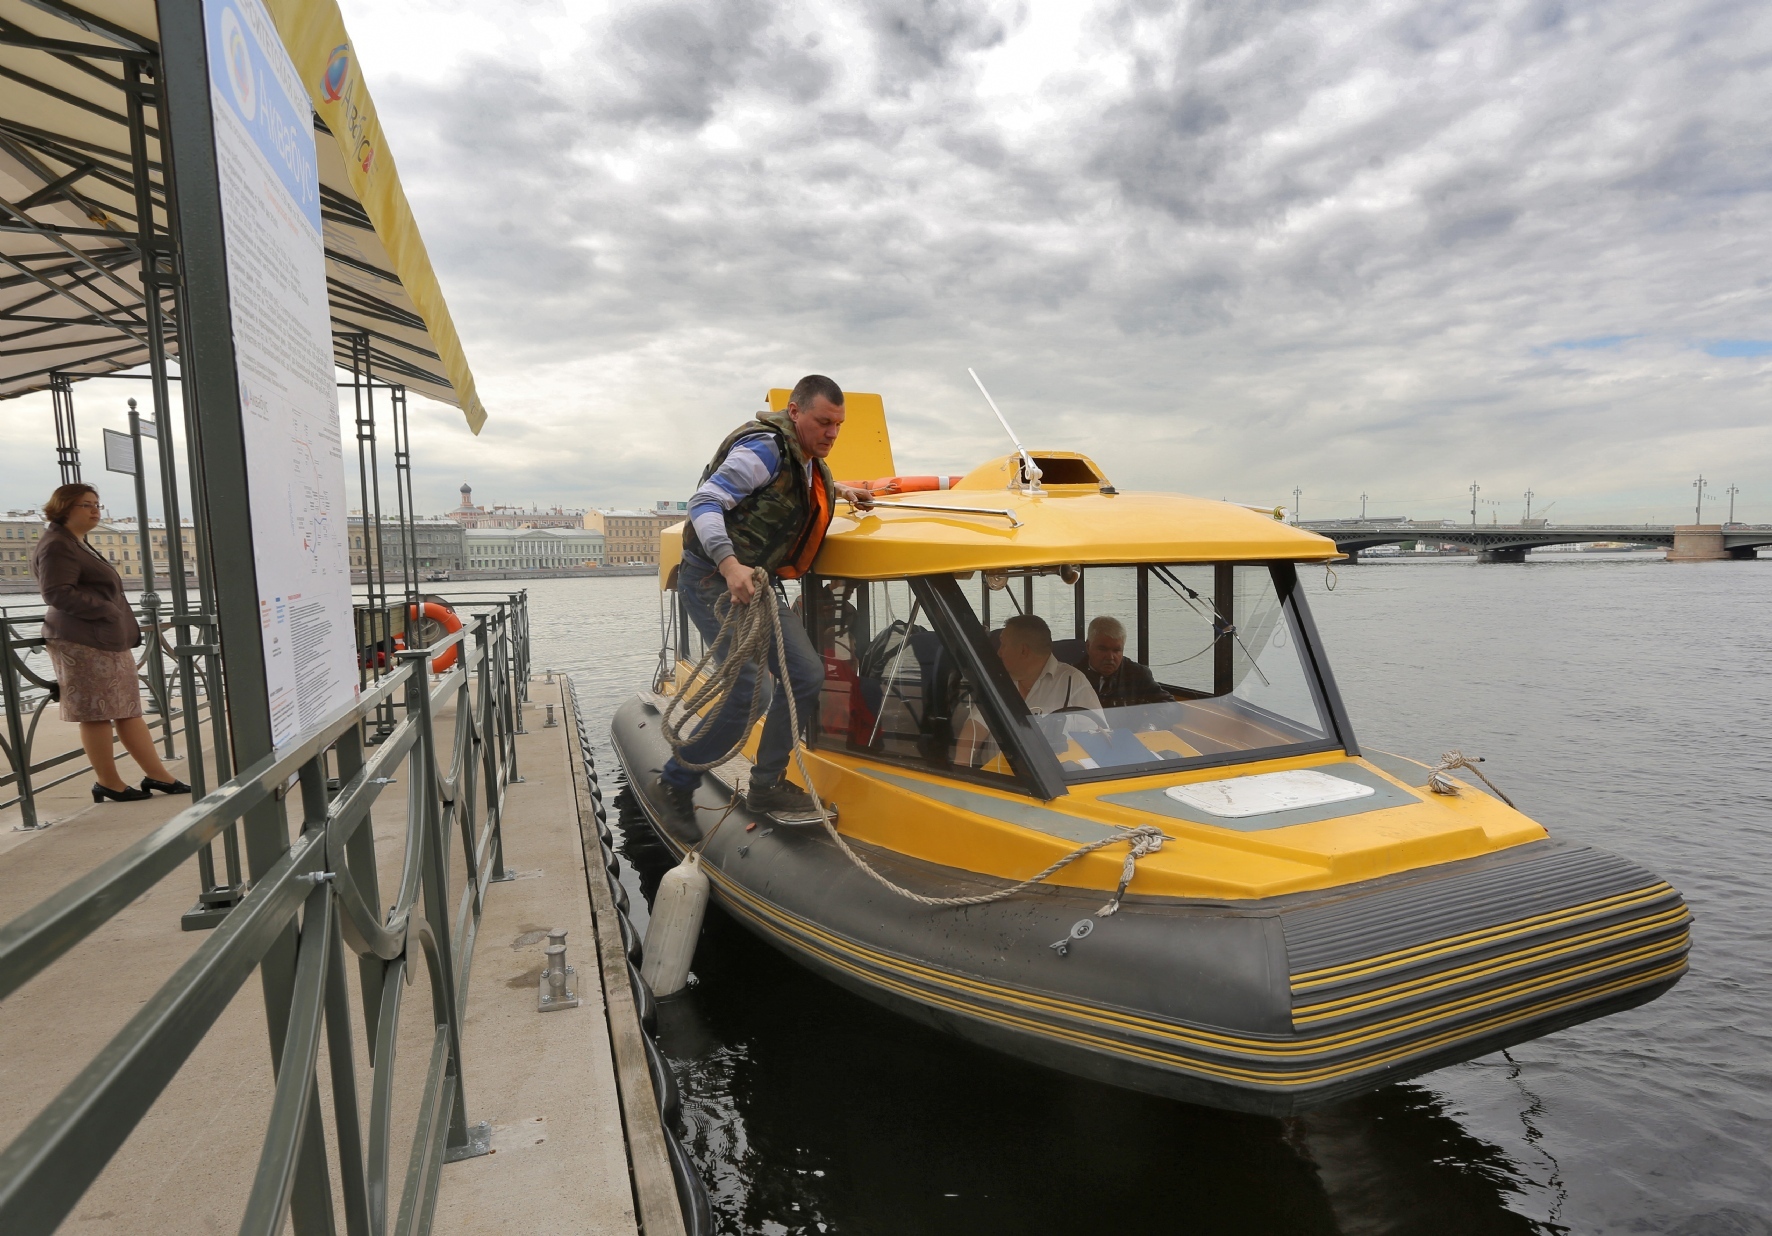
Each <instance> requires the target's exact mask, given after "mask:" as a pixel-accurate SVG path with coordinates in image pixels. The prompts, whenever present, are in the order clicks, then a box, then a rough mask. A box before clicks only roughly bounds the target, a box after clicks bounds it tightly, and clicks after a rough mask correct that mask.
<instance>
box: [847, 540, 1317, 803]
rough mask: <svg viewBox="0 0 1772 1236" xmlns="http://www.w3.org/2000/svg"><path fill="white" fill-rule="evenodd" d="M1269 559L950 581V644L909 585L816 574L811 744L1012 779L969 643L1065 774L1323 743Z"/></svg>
mask: <svg viewBox="0 0 1772 1236" xmlns="http://www.w3.org/2000/svg"><path fill="white" fill-rule="evenodd" d="M1281 569H1282V570H1283V572H1284V574H1279V573H1277V572H1276V569H1275V568H1273V567H1270V566H1269V565H1267V564H1241V563H1217V564H1214V563H1207V564H1198V563H1189V564H1176V565H1167V564H1145V565H1135V566H1085V567H1081V568H1064V569H1063V570H1062V571H1060V570H1059V569H1058V568H1042V569H1039V570H1027V571H1019V572H1017V571H1011V572H1002V573H996V572H993V573H989V574H974V575H971V576H962V577H959V579H958V583H959V587H960V595H961V596H963V597H964V599H965V601H966V603H967V605H968V606H969V612H962V613H959V614H956V615H954V618H955V619H956V620H957V621H958V622H960V623H961V624H965V625H970V624H976V626H975V627H973V629H971V630H969V631H967V630H962V631H959V632H951V631H950V633H949V638H948V639H946V640H944V638H943V637H942V636H941V635H940V634H938V630H939V625H938V624H935V623H932V622H930V621H929V616H928V615H927V614H926V613H923V612H922V607H921V605H920V603H919V601H918V592H917V589H916V588H914V587H913V586H912V585H911V584H910V583H909V581H903V580H895V581H869V582H862V581H850V580H836V579H826V580H823V581H821V582H820V584H819V585H818V586H819V587H820V590H821V595H822V596H823V605H822V607H821V611H822V612H821V618H820V621H819V623H818V630H819V639H820V642H821V644H822V645H823V652H824V655H825V664H826V682H825V697H824V707H823V709H822V712H821V720H820V724H819V727H818V728H819V742H820V744H821V745H826V746H840V747H844V748H847V749H849V750H852V751H865V752H867V753H869V754H872V755H875V756H882V757H885V758H888V759H893V758H897V759H905V760H909V761H913V762H917V763H921V764H925V765H934V766H937V767H940V768H943V769H946V770H950V771H952V772H955V773H960V774H966V775H984V776H1008V775H1010V771H1011V768H1010V763H1009V760H1008V758H1007V757H1006V753H1005V751H1004V744H1003V742H1002V741H1001V735H999V734H997V733H995V732H993V730H992V727H991V725H990V724H989V721H988V720H987V716H986V714H987V713H988V712H989V711H990V710H989V709H988V708H984V707H981V706H980V701H979V700H978V698H977V696H978V693H977V690H976V686H975V683H974V682H973V677H972V675H970V674H969V673H968V672H967V665H968V657H967V655H966V653H965V649H964V648H960V647H955V646H953V645H954V643H955V642H959V643H962V644H965V643H974V641H976V642H975V643H974V646H975V647H977V648H983V649H988V652H984V653H980V654H977V655H978V656H994V657H996V658H997V659H998V660H1000V661H1001V663H1002V667H1003V669H1004V670H1005V671H1007V680H1008V681H1009V682H1012V683H1013V684H1014V685H1015V688H1016V691H1017V693H1018V697H1017V698H1012V699H1007V700H1005V701H1004V708H1005V710H1006V711H1007V712H1008V713H1009V714H1011V715H1012V716H1014V717H1020V718H1023V719H1024V720H1026V719H1030V718H1031V721H1032V724H1033V725H1034V726H1036V727H1037V729H1038V731H1039V733H1040V734H1041V735H1042V736H1043V737H1044V738H1045V740H1046V742H1047V743H1048V744H1049V745H1050V747H1051V749H1052V752H1053V754H1054V755H1055V756H1056V757H1057V759H1058V762H1059V766H1060V768H1061V769H1062V770H1063V773H1064V776H1065V778H1066V779H1067V780H1071V781H1088V780H1098V779H1103V778H1107V777H1125V776H1134V775H1141V774H1144V773H1150V772H1161V771H1165V770H1169V769H1175V768H1180V767H1189V766H1198V765H1207V764H1225V763H1232V762H1238V761H1243V760H1248V759H1251V758H1272V757H1274V756H1279V755H1285V754H1294V753H1298V752H1301V751H1314V750H1324V749H1327V748H1330V747H1332V746H1334V745H1336V743H1335V741H1334V738H1335V728H1334V726H1333V724H1332V723H1331V721H1330V720H1329V717H1328V710H1327V708H1326V706H1325V701H1324V693H1323V688H1322V686H1321V684H1320V683H1319V682H1318V680H1317V677H1316V675H1315V673H1314V672H1313V670H1312V668H1311V666H1312V662H1311V661H1310V659H1309V658H1308V657H1306V656H1305V654H1304V647H1303V643H1304V641H1303V638H1302V635H1301V630H1300V622H1299V617H1298V615H1297V613H1296V612H1295V611H1294V610H1293V608H1292V607H1291V606H1290V605H1288V604H1287V603H1286V601H1285V598H1284V594H1283V592H1282V586H1283V581H1286V580H1290V579H1291V578H1292V577H1291V575H1290V572H1291V567H1290V566H1289V565H1287V564H1282V568H1281ZM973 663H975V664H976V663H977V660H976V656H975V658H974V662H973ZM987 672H989V670H988V669H987ZM998 681H999V682H1002V681H1003V679H998ZM998 715H999V716H1003V715H1005V713H1004V712H1003V711H1000V712H999V713H998Z"/></svg>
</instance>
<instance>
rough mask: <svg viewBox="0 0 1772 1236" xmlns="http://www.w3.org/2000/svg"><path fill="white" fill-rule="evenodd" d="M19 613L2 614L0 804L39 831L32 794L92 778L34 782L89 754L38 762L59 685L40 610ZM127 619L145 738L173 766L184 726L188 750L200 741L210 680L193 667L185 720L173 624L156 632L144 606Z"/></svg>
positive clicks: (81, 768)
mask: <svg viewBox="0 0 1772 1236" xmlns="http://www.w3.org/2000/svg"><path fill="white" fill-rule="evenodd" d="M18 608H21V607H14V606H8V607H6V608H4V609H0V709H4V712H5V729H4V732H3V733H0V751H3V752H4V754H5V756H6V771H5V773H3V774H0V791H7V790H10V791H11V793H10V794H9V795H7V796H6V797H3V798H0V810H4V809H5V808H7V807H13V806H16V807H18V808H19V811H20V814H21V816H22V818H21V820H20V822H19V826H20V827H21V828H25V829H35V828H39V827H43V826H44V825H42V823H41V819H40V816H39V813H38V810H37V795H38V794H39V793H41V792H42V791H44V790H48V789H53V788H54V787H55V786H58V785H61V784H62V783H63V782H65V781H72V780H73V779H74V778H75V777H78V776H80V775H81V774H82V773H86V772H90V771H91V770H92V765H91V764H90V763H86V762H82V763H80V764H79V765H78V766H77V767H75V768H74V769H72V770H71V771H68V772H64V773H62V774H60V775H58V776H56V777H55V778H53V779H51V780H47V781H41V780H39V779H38V778H39V777H40V775H41V774H43V773H46V772H49V771H50V770H51V769H56V768H60V767H61V766H62V765H64V764H67V763H69V762H71V761H74V760H81V761H84V760H85V755H86V753H85V750H84V749H83V748H81V747H80V746H79V745H75V746H73V747H71V748H66V749H63V750H60V751H57V752H55V753H54V754H52V755H47V756H44V757H43V758H41V759H39V758H37V757H36V755H35V748H36V741H37V729H38V726H39V724H40V723H41V722H42V720H43V714H44V712H45V710H47V708H48V707H49V705H50V704H51V703H53V702H54V701H55V700H56V699H57V698H58V696H57V686H58V684H57V683H56V681H55V678H54V677H53V671H52V670H51V668H50V665H49V661H48V651H47V649H46V648H45V646H44V639H43V614H42V613H41V611H40V610H39V612H36V613H22V614H21V613H18V612H16V610H17V609H18ZM131 612H132V613H134V614H135V617H136V621H137V622H138V623H139V624H140V625H141V629H142V633H143V635H144V637H145V638H144V640H143V643H142V645H141V647H140V648H138V649H136V650H135V661H136V677H137V679H138V680H139V681H140V683H141V689H142V691H143V692H144V693H145V695H146V697H147V699H146V702H147V707H146V708H145V709H144V711H143V720H144V722H145V723H146V724H147V726H148V729H149V730H150V731H155V730H157V731H158V736H159V739H160V742H161V744H162V747H163V750H164V753H165V755H166V757H167V758H168V759H173V758H176V753H175V751H174V749H173V748H174V742H173V735H174V734H175V733H176V732H177V731H178V730H179V729H180V728H181V727H182V728H183V729H184V730H185V731H186V742H187V744H188V743H189V742H191V741H198V742H200V741H201V735H200V734H199V733H198V732H197V730H198V727H199V726H200V725H201V724H202V721H203V718H204V717H205V716H206V715H207V712H208V706H209V702H210V699H211V695H212V693H211V691H210V689H209V679H208V675H207V674H206V673H205V672H204V670H203V667H202V665H201V664H200V663H197V662H195V661H194V660H193V661H192V663H191V670H190V673H191V675H192V679H193V681H192V684H191V685H192V691H191V693H190V695H189V696H188V699H189V701H190V702H192V703H194V705H195V711H194V712H193V713H191V714H189V715H188V716H187V714H186V712H185V705H184V703H183V702H181V699H182V698H186V697H185V693H184V691H183V687H184V683H183V681H182V675H183V674H184V672H185V671H184V668H183V666H184V664H185V659H184V658H180V657H178V656H176V655H175V651H176V649H175V646H174V645H173V644H172V643H171V642H170V640H169V638H168V637H169V636H170V635H171V632H172V627H173V624H172V623H171V622H170V621H167V620H164V619H162V620H161V621H160V622H159V623H158V625H156V624H155V622H154V619H153V616H152V614H151V613H150V612H149V610H148V609H146V608H144V607H143V606H141V605H137V606H135V607H134V608H133V609H132V611H131ZM185 621H186V622H187V623H191V624H201V623H202V622H203V615H200V614H199V615H191V616H190V617H189V618H187V619H186V620H185ZM156 643H157V644H158V648H159V651H160V653H161V654H162V657H161V665H160V666H156V665H155V664H154V658H153V657H152V653H153V651H154V649H155V644H156ZM187 722H188V724H187ZM236 865H237V864H236ZM236 882H237V880H236Z"/></svg>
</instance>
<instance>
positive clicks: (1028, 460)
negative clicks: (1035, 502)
mask: <svg viewBox="0 0 1772 1236" xmlns="http://www.w3.org/2000/svg"><path fill="white" fill-rule="evenodd" d="M966 372H967V373H970V374H971V375H972V380H973V381H974V382H976V383H978V393H979V394H981V395H983V396H984V401H985V402H986V403H988V404H990V405H991V411H993V412H995V413H996V414H997V420H998V422H999V423H1000V424H1001V425H1002V426H1003V432H1004V433H1006V434H1008V435H1009V440H1010V441H1011V442H1013V443H1015V449H1016V451H1017V452H1018V453H1019V454H1020V455H1021V467H1022V471H1023V472H1024V473H1025V474H1026V476H1027V483H1026V484H1025V485H1023V486H1021V491H1022V492H1023V493H1024V494H1038V493H1044V492H1045V491H1044V490H1042V489H1041V488H1040V470H1039V469H1038V468H1036V467H1035V466H1034V457H1033V456H1032V455H1029V454H1028V448H1027V447H1025V446H1023V445H1022V444H1021V439H1020V438H1018V437H1016V436H1015V430H1013V429H1011V428H1010V427H1009V418H1008V417H1006V416H1004V415H1003V410H1002V409H1001V408H999V407H998V406H997V401H996V400H995V399H992V398H991V393H990V392H989V391H987V390H986V389H985V388H984V379H983V378H980V377H979V376H978V373H977V371H975V370H974V369H973V368H972V367H971V366H970V365H968V366H967V367H966Z"/></svg>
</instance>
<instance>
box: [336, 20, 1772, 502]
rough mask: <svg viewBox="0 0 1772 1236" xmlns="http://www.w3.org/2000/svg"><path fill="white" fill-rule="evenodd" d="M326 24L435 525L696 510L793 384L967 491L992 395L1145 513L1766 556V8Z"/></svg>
mask: <svg viewBox="0 0 1772 1236" xmlns="http://www.w3.org/2000/svg"><path fill="white" fill-rule="evenodd" d="M342 7H343V9H344V13H345V17H346V20H347V22H348V23H349V25H350V27H351V30H352V33H353V36H354V38H355V41H356V43H357V46H358V51H359V53H360V56H361V60H362V62H363V65H364V69H365V72H366V73H367V75H368V78H369V81H370V84H371V87H372V89H373V90H374V92H375V95H376V98H377V102H378V105H379V107H380V110H381V113H382V118H383V122H384V125H385V126H386V129H387V131H388V133H389V137H390V142H391V144H392V147H393V152H394V154H395V156H396V157H397V159H398V161H399V168H400V172H401V175H402V177H403V179H404V181H405V184H406V188H407V192H408V194H409V196H410V197H411V199H412V203H413V207H414V210H415V212H416V214H417V216H418V219H419V222H420V225H421V227H422V228H423V230H424V233H425V235H426V238H427V241H428V244H429V247H430V251H431V255H432V259H433V262H434V264H435V265H436V267H437V269H438V273H439V275H440V277H441V279H442V282H443V287H444V290H445V293H446V295H447V297H448V299H449V301H450V304H451V307H452V309H453V311H454V314H455V318H456V322H457V324H458V326H459V327H460V331H461V334H462V337H463V340H464V342H465V344H466V347H467V350H468V355H469V359H470V361H471V363H472V365H473V367H474V370H475V373H476V375H477V378H478V381H479V383H480V386H481V390H482V394H483V396H484V399H485V403H486V406H487V408H488V410H489V412H490V414H491V420H490V421H489V422H488V425H487V427H486V430H485V432H484V433H483V434H482V435H481V437H480V438H478V439H474V438H471V437H470V436H469V435H468V434H467V432H466V430H465V429H464V428H462V427H461V423H460V420H459V417H458V416H457V415H456V414H455V413H454V412H452V411H449V410H446V409H440V408H431V409H428V410H426V411H425V412H424V413H423V415H422V416H421V421H422V424H421V426H420V428H419V430H418V435H419V436H418V438H417V447H418V460H419V467H420V475H419V488H420V505H421V506H423V507H426V508H428V509H432V510H437V509H441V508H443V507H444V506H447V505H451V504H452V503H453V501H454V491H455V488H456V486H458V485H459V484H460V483H461V482H462V481H464V480H467V481H471V482H472V483H473V484H474V487H475V493H476V497H477V498H479V499H480V500H482V501H503V502H519V501H521V502H528V501H531V500H536V501H541V502H555V501H558V502H565V503H570V504H573V505H586V504H595V505H613V504H622V505H627V504H640V503H645V504H650V503H651V501H652V500H653V499H655V498H664V497H681V496H684V495H685V494H686V491H687V490H688V488H689V487H690V486H691V485H692V484H693V481H694V478H695V476H696V474H697V472H698V471H699V468H700V466H701V464H702V463H703V462H704V460H705V457H706V455H707V454H708V452H709V450H710V449H711V448H712V446H713V444H714V443H715V441H717V439H718V438H719V437H720V436H721V435H722V434H723V433H724V432H725V431H726V430H727V429H728V428H730V427H731V426H732V425H733V424H735V423H737V422H738V421H739V420H740V419H742V418H743V416H744V415H745V414H747V413H748V412H750V411H751V410H753V409H754V408H755V407H756V406H758V403H759V400H760V397H761V395H762V393H763V391H764V390H765V389H766V388H768V387H769V386H772V385H787V384H791V382H792V381H793V379H794V378H796V377H798V376H799V375H800V374H802V373H804V372H807V371H813V370H816V371H822V372H825V373H829V374H830V375H832V376H833V377H835V378H836V379H837V380H838V381H839V382H840V383H842V384H843V385H844V386H846V387H849V388H852V389H857V390H872V391H878V392H881V393H882V394H884V396H885V398H886V403H887V410H888V414H889V416H890V417H891V423H892V428H893V435H894V443H895V446H896V447H897V451H898V462H899V466H900V470H901V471H904V472H921V471H937V470H941V471H955V472H958V471H964V470H965V469H966V468H967V467H968V466H970V465H971V464H972V463H974V462H977V461H979V460H981V459H982V458H984V457H986V456H988V455H992V454H996V453H999V452H1000V450H1001V449H1002V447H1003V446H1004V443H1003V441H1002V439H1001V436H1000V431H998V429H997V427H996V425H995V422H994V420H992V419H991V417H990V415H989V412H988V410H987V409H986V408H985V407H984V405H983V403H982V401H981V400H980V399H979V397H978V395H977V393H976V392H975V390H974V389H973V388H972V386H971V383H970V380H969V379H968V378H967V376H966V367H967V366H968V365H973V366H976V367H977V368H978V369H979V371H980V373H981V374H982V375H983V376H984V377H985V379H986V381H987V382H988V383H989V384H990V386H991V388H992V391H993V393H994V394H995V395H996V396H997V398H998V402H999V403H1000V404H1001V405H1002V406H1003V408H1004V410H1005V412H1007V413H1008V414H1009V415H1010V417H1011V419H1012V421H1013V422H1014V423H1015V424H1016V425H1017V427H1018V429H1019V430H1020V431H1021V433H1022V435H1023V437H1024V438H1025V439H1027V440H1028V441H1029V442H1030V443H1031V444H1034V445H1045V446H1051V447H1062V448H1073V449H1081V450H1085V451H1087V452H1089V453H1090V454H1092V455H1094V456H1095V457H1096V458H1097V459H1098V460H1099V461H1100V462H1101V463H1102V464H1103V465H1104V467H1105V469H1106V471H1107V472H1108V474H1109V476H1110V477H1111V478H1112V479H1113V480H1114V481H1115V482H1116V483H1117V484H1119V485H1121V486H1122V487H1123V488H1124V487H1149V488H1163V489H1180V490H1185V491H1190V492H1196V493H1203V494H1208V495H1210V496H1227V495H1228V496H1230V497H1232V498H1235V499H1241V500H1247V501H1254V502H1284V503H1286V504H1288V505H1289V504H1290V503H1291V494H1292V491H1293V489H1294V488H1295V487H1296V488H1299V489H1302V490H1303V492H1304V497H1303V502H1302V506H1303V512H1304V515H1305V517H1306V518H1313V517H1325V516H1330V515H1346V514H1357V513H1358V511H1359V505H1360V494H1361V493H1362V492H1364V493H1366V494H1369V495H1370V503H1369V508H1370V509H1371V511H1372V512H1373V513H1374V514H1410V515H1414V516H1417V517H1424V516H1431V515H1444V516H1448V517H1453V516H1457V515H1458V514H1459V513H1460V512H1461V511H1463V512H1465V518H1468V517H1469V516H1468V511H1469V506H1470V496H1469V493H1468V487H1469V486H1470V485H1471V483H1472V482H1477V483H1479V484H1481V486H1482V496H1483V498H1484V500H1485V501H1486V502H1487V501H1488V500H1491V499H1493V500H1495V501H1496V502H1497V503H1498V505H1497V506H1496V507H1494V508H1491V507H1489V506H1487V505H1485V506H1484V507H1483V508H1481V514H1482V518H1483V520H1484V522H1488V520H1489V519H1490V518H1491V514H1492V512H1493V513H1494V514H1498V515H1499V517H1500V518H1501V519H1503V520H1507V519H1511V518H1515V517H1517V516H1518V515H1519V514H1520V507H1521V506H1522V500H1521V497H1520V495H1521V494H1522V493H1523V492H1524V491H1525V490H1526V489H1527V488H1531V489H1533V490H1534V491H1535V492H1536V493H1537V494H1538V495H1539V497H1538V499H1537V502H1536V505H1537V506H1538V507H1543V506H1545V505H1546V504H1549V503H1552V502H1554V503H1556V506H1555V508H1554V509H1553V510H1552V511H1551V512H1550V514H1551V518H1552V519H1553V520H1563V519H1569V520H1575V519H1588V518H1593V519H1602V518H1604V519H1627V520H1656V521H1661V520H1672V519H1675V518H1678V519H1681V520H1682V521H1684V520H1687V519H1690V518H1691V516H1692V500H1691V499H1692V492H1693V491H1692V483H1691V482H1692V479H1693V478H1694V477H1695V476H1697V475H1698V474H1699V473H1700V472H1703V473H1704V475H1705V476H1706V477H1707V478H1711V479H1713V480H1715V481H1716V482H1717V491H1718V492H1719V493H1720V492H1721V491H1722V487H1723V486H1726V485H1728V484H1730V483H1731V482H1733V483H1735V484H1737V485H1739V486H1740V489H1741V497H1740V505H1739V507H1738V516H1739V517H1741V518H1747V519H1753V520H1772V429H1769V428H1768V420H1769V417H1768V394H1769V393H1772V391H1769V389H1768V387H1769V382H1768V379H1769V378H1772V296H1769V280H1772V263H1769V262H1768V256H1769V252H1772V229H1769V228H1768V226H1767V225H1768V222H1769V217H1768V216H1769V212H1768V203H1769V197H1772V149H1769V147H1772V126H1768V124H1767V123H1766V112H1767V110H1768V103H1769V102H1772V99H1769V91H1768V77H1767V71H1768V66H1769V64H1772V9H1768V8H1766V7H1765V6H1762V5H1757V4H1750V3H1742V2H1740V0H1718V2H1714V3H1705V2H1703V0H1662V2H1660V3H1617V2H1613V3H1606V4H1600V3H1592V4H1589V3H1582V2H1580V0H1571V2H1569V3H1556V2H1554V0H1531V2H1525V3H1509V2H1505V0H1504V2H1502V3H1494V2H1484V3H1456V2H1454V3H1431V2H1420V0H1401V2H1396V3H1373V4H1364V5H1357V4H1346V3H1311V2H1308V0H1301V2H1297V3H1284V2H1281V3H1268V2H1263V0H1235V2H1223V3H1192V4H1190V3H1167V2H1163V0H1132V2H1110V3H1103V4H1088V3H1079V2H1077V0H1062V2H1058V3H1046V2H1045V0H1038V2H1013V0H1011V2H1003V3H995V2H983V0H980V2H971V0H860V2H858V0H851V2H849V3H841V4H822V3H812V2H808V0H788V2H782V3H774V2H770V0H637V2H633V3H625V4H619V5H608V4H586V3H582V2H573V3H561V2H559V0H530V2H526V3H496V2H491V0H473V2H472V3H465V2H464V3H456V2H453V0H442V2H438V0H373V2H371V0H342ZM1725 500H1726V499H1725ZM1706 514H1707V517H1709V518H1720V517H1721V514H1722V512H1721V510H1720V509H1718V508H1716V507H1712V508H1711V509H1708V510H1707V512H1706Z"/></svg>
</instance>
